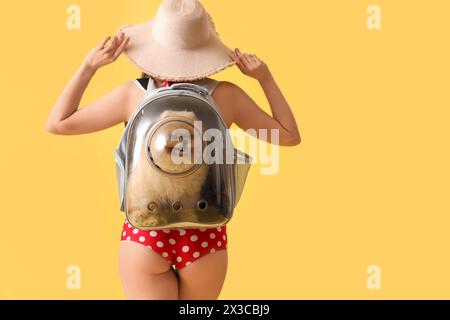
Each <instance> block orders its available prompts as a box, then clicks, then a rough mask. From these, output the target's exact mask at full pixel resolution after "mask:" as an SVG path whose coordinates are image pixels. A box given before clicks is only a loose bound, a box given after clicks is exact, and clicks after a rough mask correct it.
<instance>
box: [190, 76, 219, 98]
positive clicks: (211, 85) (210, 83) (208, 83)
mask: <svg viewBox="0 0 450 320" xmlns="http://www.w3.org/2000/svg"><path fill="white" fill-rule="evenodd" d="M219 83H220V81H217V80H215V79H212V78H204V79H201V80H197V81H195V82H194V84H196V85H198V86H202V87H203V88H205V89H206V90H208V93H209V95H211V96H212V94H213V92H214V89H216V87H217V86H218V85H219Z"/></svg>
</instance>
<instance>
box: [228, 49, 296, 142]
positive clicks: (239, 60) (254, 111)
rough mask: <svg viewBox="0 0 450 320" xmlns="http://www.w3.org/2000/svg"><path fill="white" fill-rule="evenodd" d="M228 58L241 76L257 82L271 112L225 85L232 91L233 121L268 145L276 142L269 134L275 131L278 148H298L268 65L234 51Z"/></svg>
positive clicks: (292, 121)
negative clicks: (263, 131) (263, 134)
mask: <svg viewBox="0 0 450 320" xmlns="http://www.w3.org/2000/svg"><path fill="white" fill-rule="evenodd" d="M230 56H231V57H232V58H233V59H234V60H235V61H236V64H237V66H238V67H239V69H240V70H241V71H242V73H244V74H246V75H248V76H250V77H252V78H254V79H256V80H258V82H259V83H260V85H261V88H262V89H263V91H264V94H265V95H266V98H267V101H268V102H269V105H270V109H271V111H272V116H270V115H269V114H267V113H266V112H265V111H264V110H262V109H261V108H260V107H259V106H258V105H257V104H256V103H255V101H253V99H252V98H251V97H249V96H248V95H247V93H246V92H245V91H244V90H242V89H241V88H240V87H239V86H237V85H235V84H233V83H231V82H227V83H226V85H227V86H228V87H229V90H230V92H231V94H230V99H231V100H232V101H231V105H232V108H233V122H235V123H236V124H237V126H238V127H240V128H241V129H243V130H244V131H246V130H248V129H256V137H257V138H258V139H261V140H264V141H267V142H269V143H276V141H272V139H271V131H270V130H272V129H275V130H278V132H279V141H278V144H279V145H282V146H295V145H298V144H299V143H300V142H301V137H300V133H299V130H298V128H297V123H296V121H295V117H294V114H293V113H292V110H291V108H290V106H289V104H288V102H287V101H286V99H285V98H284V96H283V93H282V92H281V90H280V88H279V87H278V85H277V83H276V81H275V79H274V78H273V76H272V73H271V72H270V71H269V68H268V67H267V65H266V64H265V63H264V62H262V61H261V60H260V59H259V58H258V57H256V55H252V54H251V55H249V54H242V53H241V52H240V51H239V49H236V52H234V51H231V52H230ZM258 129H267V131H268V132H267V138H265V137H264V136H260V135H259V130H258Z"/></svg>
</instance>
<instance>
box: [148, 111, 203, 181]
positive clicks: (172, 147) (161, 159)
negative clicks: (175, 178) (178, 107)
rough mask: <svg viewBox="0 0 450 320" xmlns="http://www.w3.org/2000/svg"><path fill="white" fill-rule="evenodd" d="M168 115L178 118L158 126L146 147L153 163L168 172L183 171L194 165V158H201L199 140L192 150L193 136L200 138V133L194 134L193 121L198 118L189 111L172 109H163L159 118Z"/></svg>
mask: <svg viewBox="0 0 450 320" xmlns="http://www.w3.org/2000/svg"><path fill="white" fill-rule="evenodd" d="M168 117H176V118H178V119H180V120H176V119H175V120H174V121H170V122H167V123H166V124H164V125H162V126H161V127H160V128H158V130H157V131H156V132H155V133H154V134H153V136H152V139H151V140H150V142H149V144H150V145H149V146H147V147H148V148H149V150H150V153H151V157H152V160H153V163H154V164H155V165H157V166H158V167H160V168H161V169H162V170H164V171H166V172H169V173H175V174H176V173H183V172H186V171H188V170H189V169H191V168H192V167H193V166H194V165H195V159H198V160H201V156H202V142H201V141H200V142H197V144H198V149H199V150H197V153H195V152H194V137H196V138H198V139H202V138H201V134H197V136H194V131H195V129H194V127H193V126H194V121H199V120H198V118H197V117H196V116H195V114H194V113H193V112H191V111H173V110H167V111H164V112H163V113H162V114H161V116H160V119H165V118H168ZM186 122H188V123H186ZM199 157H200V158H199ZM197 162H198V161H197Z"/></svg>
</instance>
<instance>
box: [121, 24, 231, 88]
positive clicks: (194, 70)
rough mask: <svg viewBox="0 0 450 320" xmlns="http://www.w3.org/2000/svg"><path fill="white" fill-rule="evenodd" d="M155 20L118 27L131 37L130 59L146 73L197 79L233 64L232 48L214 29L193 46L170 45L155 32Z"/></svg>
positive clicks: (170, 78) (168, 77) (153, 75)
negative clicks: (184, 47)
mask: <svg viewBox="0 0 450 320" xmlns="http://www.w3.org/2000/svg"><path fill="white" fill-rule="evenodd" d="M153 22H154V20H150V21H148V22H145V23H141V24H128V25H124V26H122V27H120V28H119V29H118V31H117V33H118V34H119V32H121V31H122V32H124V33H125V35H126V36H129V37H130V40H129V43H128V45H127V48H126V50H125V54H126V56H127V57H128V58H129V60H130V61H131V62H132V63H133V64H134V65H135V66H136V67H137V68H138V69H140V70H141V71H143V72H145V73H146V74H148V75H150V76H152V77H154V78H158V79H161V80H167V81H193V80H200V79H203V78H206V77H208V76H209V75H212V74H214V73H217V72H219V71H221V70H224V69H226V68H227V67H230V66H233V65H234V64H236V62H235V61H234V60H233V59H231V58H230V57H229V52H230V51H231V50H230V48H228V47H227V46H226V45H225V44H224V43H223V42H222V41H221V39H220V38H219V37H218V34H217V33H216V32H215V31H214V30H212V29H211V32H210V36H209V38H208V40H207V41H206V42H205V43H204V44H203V45H201V46H199V47H196V48H190V49H182V48H168V47H165V46H164V45H162V44H160V43H159V42H158V41H156V39H155V38H154V37H153V35H152V28H153Z"/></svg>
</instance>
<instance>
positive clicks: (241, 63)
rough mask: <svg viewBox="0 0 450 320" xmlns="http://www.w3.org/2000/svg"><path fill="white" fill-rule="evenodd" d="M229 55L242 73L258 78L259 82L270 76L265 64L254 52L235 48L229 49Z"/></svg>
mask: <svg viewBox="0 0 450 320" xmlns="http://www.w3.org/2000/svg"><path fill="white" fill-rule="evenodd" d="M230 57H231V58H232V59H233V60H234V61H236V64H237V66H238V67H239V69H240V70H241V72H242V73H243V74H245V75H247V76H249V77H251V78H254V79H256V80H258V81H259V82H263V81H264V80H266V79H268V78H270V76H271V73H270V71H269V68H268V67H267V65H266V64H265V63H264V62H263V61H262V60H261V59H259V58H258V57H257V56H256V55H255V54H248V53H241V51H240V50H239V49H238V48H236V49H235V51H232V50H231V51H230Z"/></svg>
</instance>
